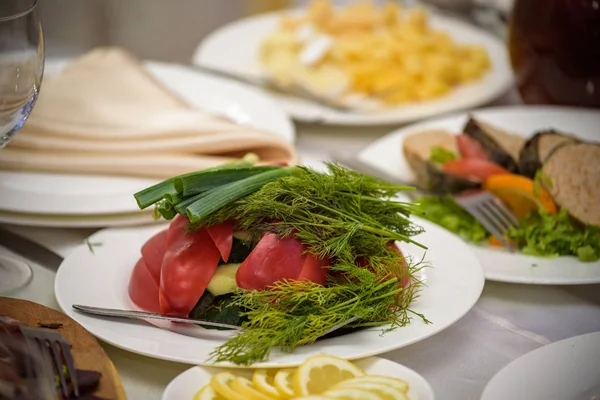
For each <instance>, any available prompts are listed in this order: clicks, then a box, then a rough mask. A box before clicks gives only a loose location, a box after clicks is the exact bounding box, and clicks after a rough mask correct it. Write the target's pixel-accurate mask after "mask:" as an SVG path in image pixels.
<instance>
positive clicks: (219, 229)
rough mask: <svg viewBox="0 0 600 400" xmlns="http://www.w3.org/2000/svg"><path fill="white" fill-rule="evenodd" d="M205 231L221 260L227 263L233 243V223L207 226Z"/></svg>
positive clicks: (227, 222) (226, 222)
mask: <svg viewBox="0 0 600 400" xmlns="http://www.w3.org/2000/svg"><path fill="white" fill-rule="evenodd" d="M206 230H207V231H208V234H209V235H210V237H211V239H212V241H213V242H214V243H215V246H217V249H219V252H220V253H221V258H222V259H223V261H225V262H227V260H228V259H229V254H230V253H231V245H232V243H233V221H225V222H221V223H220V224H217V225H213V226H209V227H208V228H206Z"/></svg>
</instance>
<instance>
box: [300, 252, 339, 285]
mask: <svg viewBox="0 0 600 400" xmlns="http://www.w3.org/2000/svg"><path fill="white" fill-rule="evenodd" d="M330 263H331V262H330V260H329V259H326V258H317V257H316V256H315V255H314V254H311V253H307V254H305V255H304V263H303V264H302V270H301V271H300V275H298V280H299V281H305V280H306V281H312V282H314V283H318V284H319V285H323V286H324V285H325V283H327V273H328V272H329V268H327V267H328V266H329V264H330Z"/></svg>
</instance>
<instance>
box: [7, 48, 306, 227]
mask: <svg viewBox="0 0 600 400" xmlns="http://www.w3.org/2000/svg"><path fill="white" fill-rule="evenodd" d="M69 61H70V60H62V59H56V60H49V61H47V62H46V73H47V74H49V75H51V74H54V73H57V72H59V71H60V70H61V69H63V68H64V67H65V66H67V65H68V64H69ZM145 66H146V67H147V69H148V70H149V71H150V72H151V73H152V74H153V75H154V76H155V77H157V78H158V79H159V80H160V81H161V82H162V83H163V84H165V85H166V86H167V87H168V88H169V89H171V90H172V91H173V92H174V93H176V94H177V95H179V96H181V97H182V98H183V99H185V100H186V101H187V102H189V103H190V104H192V105H193V106H195V107H197V108H199V109H202V110H206V111H209V112H211V113H213V114H216V115H221V116H225V117H227V118H229V119H231V120H233V121H235V122H237V123H239V124H247V125H251V126H255V127H258V128H260V129H262V130H264V131H266V132H270V133H272V134H273V135H278V136H281V137H282V138H284V139H286V140H288V141H289V142H293V141H294V140H295V131H294V127H293V125H292V123H291V121H290V120H289V118H288V117H287V116H286V115H285V114H284V113H283V111H281V110H280V108H278V107H277V105H276V104H274V103H273V102H272V101H271V100H269V99H268V98H265V97H264V96H263V95H261V94H260V93H257V91H255V90H253V89H252V88H247V87H243V86H242V85H240V84H237V83H235V82H229V81H226V80H224V79H220V78H215V77H213V76H209V75H206V74H202V73H200V72H198V71H194V70H193V69H192V68H189V67H185V66H181V65H175V64H168V63H160V62H146V63H145ZM153 183H156V180H152V179H146V178H130V177H118V176H90V175H69V174H55V173H37V172H18V171H7V170H3V171H0V192H2V196H1V197H0V210H1V213H0V222H6V223H14V224H23V225H32V224H38V223H39V224H40V225H44V226H54V227H58V226H60V227H81V226H119V225H124V224H125V223H128V224H134V223H140V221H142V223H143V221H144V220H145V221H148V218H147V213H141V212H140V210H139V208H138V207H137V204H136V202H135V199H134V198H133V196H132V195H131V194H132V193H135V192H136V191H138V190H141V189H143V188H145V187H147V186H149V185H152V184H153ZM56 188H60V189H61V190H56ZM135 214H137V215H138V216H137V217H136V216H135ZM65 216H69V217H70V218H65ZM124 221H125V222H124Z"/></svg>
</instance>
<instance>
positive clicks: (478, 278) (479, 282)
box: [54, 219, 485, 369]
mask: <svg viewBox="0 0 600 400" xmlns="http://www.w3.org/2000/svg"><path fill="white" fill-rule="evenodd" d="M418 223H419V224H423V225H426V226H427V225H430V227H432V228H433V230H437V231H438V232H439V233H437V234H438V235H448V232H446V231H445V230H444V229H443V228H440V227H438V226H437V225H435V224H433V223H431V222H429V221H426V220H420V219H419V221H418ZM164 226H166V225H164ZM139 229H153V232H158V226H153V227H148V226H146V227H144V226H142V227H125V228H106V229H102V230H100V231H97V232H95V233H93V234H92V235H91V236H90V237H89V238H88V240H89V241H97V240H99V238H98V236H101V235H104V234H106V233H107V231H111V232H108V233H109V234H110V233H112V231H122V230H136V231H137V230H139ZM448 238H450V236H448ZM458 243H460V244H461V245H462V246H464V248H463V250H464V253H463V254H464V257H466V258H467V259H470V260H471V264H472V267H475V268H476V270H477V271H473V276H472V279H473V281H474V282H476V284H475V285H476V286H475V285H473V286H472V287H469V289H471V290H473V297H472V298H469V300H468V303H469V304H468V306H467V307H464V309H461V310H460V312H457V313H456V314H455V316H454V317H453V318H452V320H451V321H446V322H445V323H444V324H440V325H439V326H436V327H435V328H434V329H431V330H430V331H428V332H426V333H425V334H421V335H420V336H418V337H412V338H411V339H409V340H404V341H403V342H402V343H401V344H399V345H395V346H390V347H387V348H386V349H385V350H383V351H381V350H377V349H375V350H370V351H363V352H360V353H358V354H355V355H351V356H340V357H343V358H345V359H348V360H356V359H362V358H366V357H372V356H376V355H379V354H384V353H388V352H391V351H394V350H397V349H399V348H403V347H406V346H410V345H412V344H415V343H417V342H420V341H422V340H425V339H427V338H429V337H432V336H434V335H436V334H438V333H440V332H442V331H443V330H445V329H447V328H449V327H450V326H452V325H453V324H455V323H457V322H458V321H460V320H461V319H462V318H463V317H464V316H465V315H466V314H467V313H468V312H469V311H470V310H471V309H472V308H473V307H474V306H475V304H476V303H477V301H478V300H479V298H480V297H481V294H482V292H483V288H484V285H485V277H484V273H483V268H482V265H481V262H480V261H479V260H478V259H477V257H476V256H475V255H474V254H473V252H472V251H470V250H469V249H468V247H467V246H466V244H465V243H464V242H461V241H460V240H457V241H456V244H458ZM106 248H107V246H102V247H101V248H100V251H104V250H105V249H106ZM86 249H87V246H86V245H85V243H82V244H79V245H78V246H77V247H75V248H74V249H72V251H71V252H70V254H69V255H68V256H67V257H65V259H64V260H63V262H62V263H61V265H60V266H59V268H58V271H57V274H56V277H55V280H54V296H55V298H56V301H57V304H58V305H59V307H60V309H61V310H62V311H63V312H64V313H65V314H67V315H68V316H70V317H71V318H73V319H75V320H76V321H77V322H79V323H80V324H81V325H82V326H84V327H85V328H86V329H87V330H88V331H89V332H90V333H92V334H93V335H94V336H95V337H97V338H98V339H100V340H102V341H104V342H107V343H109V344H111V345H113V346H115V347H119V348H121V349H123V350H126V351H129V352H132V353H136V354H141V355H144V356H147V357H152V358H158V359H164V360H168V361H174V362H179V363H184V364H195V365H204V366H207V367H211V366H213V367H214V366H218V367H224V368H241V369H246V368H259V367H260V368H269V367H280V368H283V367H293V366H297V365H299V362H298V361H289V360H285V359H284V361H279V363H278V361H272V360H271V359H269V360H266V361H263V362H260V363H255V364H253V365H251V366H244V365H236V364H232V363H228V362H226V363H219V364H213V363H210V362H209V361H208V360H202V361H200V360H198V359H194V360H191V359H183V358H182V357H180V356H165V355H164V354H161V355H156V354H155V353H152V352H151V351H146V350H139V349H135V350H134V349H131V346H127V345H122V344H120V343H119V342H118V341H115V340H114V339H112V338H107V335H105V334H102V333H101V334H98V333H97V330H96V328H95V327H94V326H93V323H92V325H91V326H90V324H88V323H87V321H86V320H85V319H84V320H82V319H81V318H80V317H81V315H80V314H78V313H76V312H74V311H73V310H71V309H70V308H69V306H70V303H69V302H68V301H66V300H64V299H62V295H63V294H62V291H61V288H60V286H61V284H62V282H63V280H65V279H66V280H68V279H69V278H68V277H65V268H63V266H64V265H65V264H66V263H67V262H68V261H69V259H70V258H71V257H74V254H77V252H78V251H86ZM96 253H97V252H96ZM94 255H95V254H94ZM470 268H471V267H470ZM439 285H442V283H439ZM424 290H426V288H425V289H424ZM433 326H435V325H433ZM155 329H159V328H155ZM398 329H402V328H398ZM372 331H373V332H375V333H376V334H377V335H379V330H374V329H372ZM395 332H397V331H395ZM393 333H394V332H390V333H388V334H393ZM174 334H177V333H174Z"/></svg>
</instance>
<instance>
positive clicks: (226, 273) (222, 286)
mask: <svg viewBox="0 0 600 400" xmlns="http://www.w3.org/2000/svg"><path fill="white" fill-rule="evenodd" d="M239 267H240V264H238V263H232V264H223V265H220V266H219V268H217V271H216V272H215V274H214V275H213V277H212V279H211V280H210V282H209V283H208V286H207V287H206V290H208V291H209V292H210V293H211V294H212V295H213V296H221V295H224V294H227V293H232V292H234V291H235V290H236V289H237V287H238V286H237V283H236V281H235V274H236V273H237V270H238V268H239Z"/></svg>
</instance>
